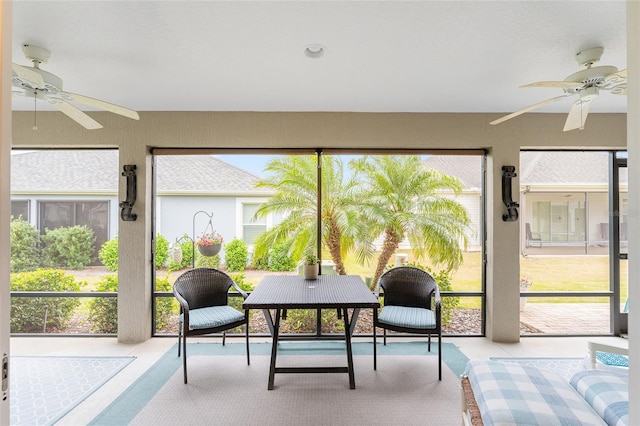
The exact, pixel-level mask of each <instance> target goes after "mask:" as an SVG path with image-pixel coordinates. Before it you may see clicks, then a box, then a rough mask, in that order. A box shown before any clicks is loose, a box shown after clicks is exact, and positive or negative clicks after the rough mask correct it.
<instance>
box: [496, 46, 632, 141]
mask: <svg viewBox="0 0 640 426" xmlns="http://www.w3.org/2000/svg"><path fill="white" fill-rule="evenodd" d="M603 52H604V49H603V48H602V47H594V48H591V49H587V50H583V51H582V52H578V53H577V54H576V57H575V59H576V62H578V64H579V65H581V66H584V67H586V68H585V69H583V70H581V71H578V72H575V73H573V74H571V75H570V76H568V77H567V78H565V79H564V80H563V81H538V82H535V83H531V84H526V85H524V86H520V87H559V88H561V89H562V90H564V94H563V95H561V96H557V97H555V98H551V99H547V100H546V101H542V102H539V103H537V104H535V105H531V106H528V107H526V108H523V109H521V110H518V111H516V112H513V113H511V114H509V115H505V116H504V117H502V118H499V119H497V120H494V121H492V122H491V123H489V124H493V125H495V124H500V123H502V122H503V121H507V120H509V119H511V118H513V117H517V116H519V115H521V114H524V113H525V112H529V111H532V110H534V109H536V108H540V107H542V106H544V105H547V104H550V103H552V102H555V101H558V100H560V99H563V98H566V97H567V96H573V95H578V96H579V98H578V100H576V101H575V102H574V103H573V105H572V106H571V110H570V111H569V116H568V117H567V121H566V122H565V123H564V129H563V130H564V131H565V132H566V131H568V130H574V129H581V130H582V129H583V128H584V123H585V121H586V120H587V115H588V114H589V109H590V108H591V102H592V101H593V100H594V99H596V98H597V97H598V95H599V93H600V90H607V91H609V92H611V93H612V94H614V95H626V94H627V70H626V69H625V70H618V68H616V67H614V66H611V65H605V66H598V67H594V66H593V64H595V63H596V62H598V61H599V60H600V57H601V56H602V53H603Z"/></svg>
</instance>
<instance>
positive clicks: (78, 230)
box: [42, 225, 96, 270]
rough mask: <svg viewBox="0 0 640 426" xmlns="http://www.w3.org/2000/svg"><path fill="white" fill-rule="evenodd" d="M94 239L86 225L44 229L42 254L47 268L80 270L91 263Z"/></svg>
mask: <svg viewBox="0 0 640 426" xmlns="http://www.w3.org/2000/svg"><path fill="white" fill-rule="evenodd" d="M95 242H96V237H95V236H94V235H93V229H91V228H89V227H88V226H86V225H81V226H80V225H78V226H71V227H62V228H56V229H46V230H45V233H44V235H43V236H42V243H43V244H44V248H43V250H42V254H43V256H44V259H45V260H44V261H45V264H46V265H47V266H50V267H53V268H69V269H75V270H82V269H84V267H85V266H87V265H90V264H91V262H93V258H94V257H93V252H94V244H95Z"/></svg>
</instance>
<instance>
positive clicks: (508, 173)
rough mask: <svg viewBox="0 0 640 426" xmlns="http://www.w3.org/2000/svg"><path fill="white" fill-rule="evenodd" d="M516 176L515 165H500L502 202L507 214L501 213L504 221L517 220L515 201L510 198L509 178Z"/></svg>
mask: <svg viewBox="0 0 640 426" xmlns="http://www.w3.org/2000/svg"><path fill="white" fill-rule="evenodd" d="M516 176H518V174H517V173H516V168H515V166H502V202H503V203H504V205H505V206H506V207H507V214H503V215H502V220H503V221H505V222H515V221H517V220H518V207H519V206H520V205H519V204H518V203H517V202H515V201H513V200H512V199H511V179H513V178H514V177H516Z"/></svg>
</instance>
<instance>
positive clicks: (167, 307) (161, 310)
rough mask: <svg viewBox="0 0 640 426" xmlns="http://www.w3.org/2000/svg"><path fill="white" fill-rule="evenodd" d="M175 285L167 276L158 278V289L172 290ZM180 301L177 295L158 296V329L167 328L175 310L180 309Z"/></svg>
mask: <svg viewBox="0 0 640 426" xmlns="http://www.w3.org/2000/svg"><path fill="white" fill-rule="evenodd" d="M171 290H173V285H172V284H171V283H170V282H169V279H168V277H167V278H156V291H171ZM178 306H179V305H178V301H177V300H176V298H175V297H157V298H156V330H159V329H162V328H165V327H166V326H168V325H169V321H171V315H172V314H173V311H174V310H175V311H176V312H177V311H178Z"/></svg>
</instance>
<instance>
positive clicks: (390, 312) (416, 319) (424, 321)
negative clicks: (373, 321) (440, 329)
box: [378, 305, 436, 329]
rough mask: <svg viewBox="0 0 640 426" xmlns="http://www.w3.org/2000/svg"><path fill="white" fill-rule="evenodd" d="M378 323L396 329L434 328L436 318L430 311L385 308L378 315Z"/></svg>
mask: <svg viewBox="0 0 640 426" xmlns="http://www.w3.org/2000/svg"><path fill="white" fill-rule="evenodd" d="M378 322H379V323H381V324H389V325H394V326H398V327H408V328H419V329H430V328H436V316H435V314H434V312H433V311H432V310H430V309H424V308H413V307H407V306H393V305H392V306H385V307H383V308H382V311H380V314H379V315H378Z"/></svg>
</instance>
